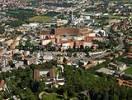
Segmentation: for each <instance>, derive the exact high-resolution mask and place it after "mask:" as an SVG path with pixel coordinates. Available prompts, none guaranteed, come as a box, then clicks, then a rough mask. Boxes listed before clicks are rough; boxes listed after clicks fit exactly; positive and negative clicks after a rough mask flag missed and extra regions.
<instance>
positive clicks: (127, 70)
mask: <svg viewBox="0 0 132 100" xmlns="http://www.w3.org/2000/svg"><path fill="white" fill-rule="evenodd" d="M125 73H126V74H131V75H132V66H131V67H129V68H128V69H126V70H125Z"/></svg>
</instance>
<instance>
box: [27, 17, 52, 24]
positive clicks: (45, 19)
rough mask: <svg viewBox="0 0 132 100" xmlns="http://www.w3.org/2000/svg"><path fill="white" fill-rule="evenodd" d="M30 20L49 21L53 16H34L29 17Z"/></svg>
mask: <svg viewBox="0 0 132 100" xmlns="http://www.w3.org/2000/svg"><path fill="white" fill-rule="evenodd" d="M29 21H30V22H39V23H47V22H50V21H51V17H49V16H34V17H31V18H29Z"/></svg>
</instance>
